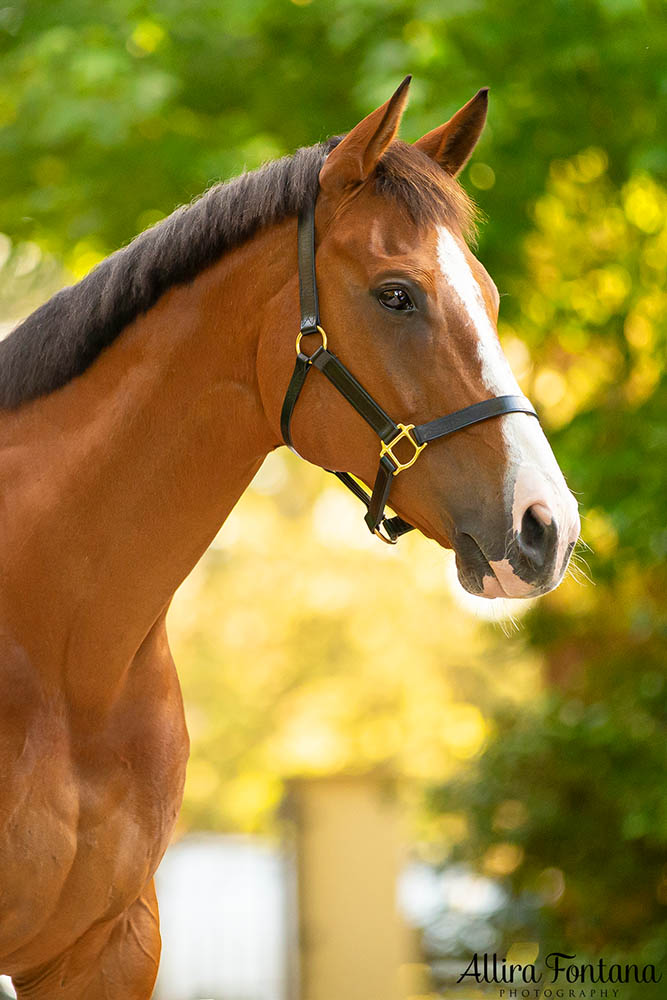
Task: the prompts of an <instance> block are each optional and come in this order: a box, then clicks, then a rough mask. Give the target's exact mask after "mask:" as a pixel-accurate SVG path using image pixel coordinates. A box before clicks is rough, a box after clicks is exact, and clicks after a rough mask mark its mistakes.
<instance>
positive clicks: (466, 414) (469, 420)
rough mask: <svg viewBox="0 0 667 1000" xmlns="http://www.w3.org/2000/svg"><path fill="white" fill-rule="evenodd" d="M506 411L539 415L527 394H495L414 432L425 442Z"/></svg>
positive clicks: (431, 421) (418, 438)
mask: <svg viewBox="0 0 667 1000" xmlns="http://www.w3.org/2000/svg"><path fill="white" fill-rule="evenodd" d="M505 413H529V414H530V415H531V416H533V417H536V416H537V413H536V412H535V408H534V406H533V404H532V403H531V402H530V401H529V400H528V399H526V397H525V396H494V398H493V399H484V400H482V402H481V403H473V405H472V406H466V407H464V408H463V409H462V410H456V412H455V413H448V414H447V416H445V417H438V418H437V419H436V420H430V421H429V422H428V423H427V424H419V426H418V427H415V429H414V430H413V432H412V433H413V434H414V437H415V441H416V442H417V444H424V443H425V442H427V441H435V440H437V439H438V438H441V437H446V436H447V435H448V434H454V432H455V431H460V430H463V428H464V427H470V426H472V424H479V423H481V421H483V420H489V419H490V418H491V417H500V416H502V415H503V414H505Z"/></svg>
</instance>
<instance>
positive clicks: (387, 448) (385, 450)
mask: <svg viewBox="0 0 667 1000" xmlns="http://www.w3.org/2000/svg"><path fill="white" fill-rule="evenodd" d="M396 426H397V427H398V429H399V431H400V433H399V434H397V435H396V437H395V438H392V439H391V441H390V442H389V444H387V443H386V442H385V441H382V447H381V448H380V458H381V459H382V458H384V456H385V455H389V458H390V459H391V461H392V462H393V463H394V465H395V466H396V468H395V469H394V472H393V475H395V476H397V475H398V474H399V472H403V470H404V469H409V468H410V466H411V465H414V464H415V462H416V461H417V459H418V458H419V456H420V455H421V453H422V452H423V450H424V448H425V447H426V445H427V444H428V441H424V443H423V444H417V442H416V441H415V439H414V437H413V436H412V434H411V433H410V431H413V430H414V429H415V425H414V424H396ZM402 438H405V439H406V441H409V442H410V444H411V445H412V447H413V448H414V449H415V453H414V455H413V456H412V458H411V459H410V461H409V462H401V461H400V459H398V458H396V455H394V452H393V451H392V449H393V448H394V447H395V445H397V444H398V442H399V441H400V440H401V439H402Z"/></svg>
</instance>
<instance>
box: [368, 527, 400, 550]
mask: <svg viewBox="0 0 667 1000" xmlns="http://www.w3.org/2000/svg"><path fill="white" fill-rule="evenodd" d="M373 534H374V535H377V536H378V538H381V539H382V541H383V542H386V543H387V545H395V544H396V542H397V541H398V538H392V537H391V535H388V534H387V535H383V534H382V522H380V524H379V525H378V526H377V528H373Z"/></svg>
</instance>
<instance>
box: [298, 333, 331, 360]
mask: <svg viewBox="0 0 667 1000" xmlns="http://www.w3.org/2000/svg"><path fill="white" fill-rule="evenodd" d="M312 333H319V335H320V337H321V338H322V343H321V344H320V347H318V348H317V350H316V351H315V352H314V353H313V354H307V355H306V357H307V358H308V359H309V360H310V361H312V360H313V358H314V357H315V354H317V351H319V350H320V348H323V349H324V350H325V351H326V349H327V335H326V333H325V332H324V330H323V329H322V327H321V326H316V327H315V329H314V330H300V331H299V333H298V334H297V338H296V353H297V357H298V356H299V354H301V338H302V337H310V335H311V334H312Z"/></svg>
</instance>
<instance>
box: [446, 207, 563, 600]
mask: <svg viewBox="0 0 667 1000" xmlns="http://www.w3.org/2000/svg"><path fill="white" fill-rule="evenodd" d="M438 264H439V265H440V271H441V273H442V276H443V278H444V279H445V281H446V282H447V284H448V285H449V287H450V288H451V290H452V292H453V293H454V294H455V295H456V297H457V298H458V300H459V302H460V303H461V305H462V306H463V309H464V311H465V312H466V313H467V316H468V321H469V323H470V325H471V326H472V328H473V329H474V331H475V334H476V340H477V356H478V358H479V362H480V366H481V375H482V381H483V383H484V386H485V388H486V389H487V390H488V396H506V395H522V393H521V389H520V388H519V385H518V383H517V381H516V379H515V377H514V374H513V372H512V369H511V368H510V366H509V362H508V361H507V358H506V357H505V355H504V353H503V350H502V347H501V346H500V341H499V340H498V334H497V333H496V330H495V327H494V325H493V323H492V322H491V320H490V319H489V314H488V313H487V311H486V305H485V303H484V297H483V295H482V289H481V288H480V286H479V283H478V281H477V280H476V278H475V276H474V274H473V272H472V270H471V268H470V264H469V263H468V259H467V257H466V255H465V252H464V249H463V246H462V244H461V243H459V241H458V240H457V239H456V238H455V237H454V236H453V235H452V233H451V232H450V231H449V230H448V229H447V228H446V227H445V226H442V227H440V229H439V231H438ZM471 402H477V400H472V401H471ZM501 427H502V433H503V437H504V439H505V443H506V446H507V456H508V463H507V470H506V473H505V492H506V499H507V500H508V501H509V502H511V505H512V514H513V523H514V529H515V530H519V529H520V527H521V518H522V516H523V513H524V512H525V510H526V509H527V508H528V507H529V506H531V505H532V504H540V505H541V506H542V509H543V508H544V507H547V508H548V509H549V510H550V511H551V512H553V514H554V515H555V517H556V521H557V524H558V525H559V527H560V528H561V529H563V530H561V532H560V536H561V537H560V545H559V552H558V555H557V559H556V562H557V565H558V567H559V568H560V565H561V564H562V560H563V558H564V555H565V549H566V547H567V544H568V542H569V540H570V538H571V536H572V534H573V532H574V530H575V526H577V530H578V513H577V505H576V502H575V500H574V498H573V496H572V494H571V493H570V491H569V490H568V488H567V485H566V483H565V480H564V479H563V474H562V472H561V471H560V468H559V467H558V463H557V462H556V459H555V457H554V454H553V452H552V450H551V447H550V445H549V442H548V441H547V439H546V437H545V436H544V433H543V431H542V428H541V427H540V425H539V423H538V421H537V420H535V418H534V417H531V416H530V415H528V414H526V413H509V414H507V415H505V416H503V417H502V418H501ZM506 562H507V561H506V560H503V561H502V562H501V563H497V564H496V563H493V564H492V566H493V569H494V571H496V574H497V577H498V579H499V580H500V582H501V584H502V583H503V582H504V581H505V580H507V582H509V580H508V576H509V574H511V573H512V570H511V567H509V566H508V565H505V563H506ZM515 579H516V578H515Z"/></svg>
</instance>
